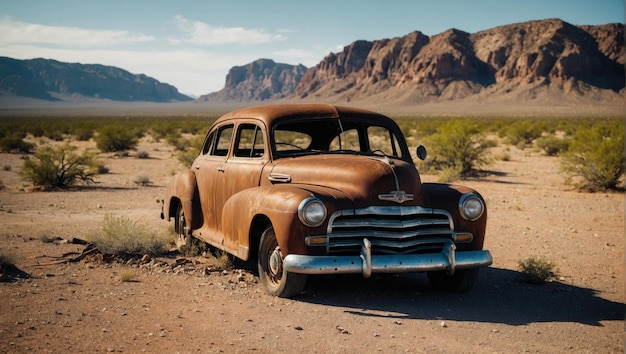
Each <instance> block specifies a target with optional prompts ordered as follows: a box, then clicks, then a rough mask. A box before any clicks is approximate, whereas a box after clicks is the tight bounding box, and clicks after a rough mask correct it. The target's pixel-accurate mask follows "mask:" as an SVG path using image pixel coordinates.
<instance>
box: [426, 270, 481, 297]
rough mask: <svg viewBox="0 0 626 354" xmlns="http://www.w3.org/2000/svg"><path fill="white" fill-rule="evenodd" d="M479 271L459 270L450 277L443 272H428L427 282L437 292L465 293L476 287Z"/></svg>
mask: <svg viewBox="0 0 626 354" xmlns="http://www.w3.org/2000/svg"><path fill="white" fill-rule="evenodd" d="M479 269H480V268H469V269H459V270H457V271H456V272H454V274H452V275H448V274H447V273H446V272H445V271H441V272H428V280H429V281H430V284H431V285H432V286H433V287H434V288H435V289H437V290H445V291H452V292H456V293H466V292H468V291H470V290H471V289H472V288H473V287H474V285H476V281H477V280H478V270H479Z"/></svg>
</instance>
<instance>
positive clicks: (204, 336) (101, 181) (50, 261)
mask: <svg viewBox="0 0 626 354" xmlns="http://www.w3.org/2000/svg"><path fill="white" fill-rule="evenodd" d="M207 128H208V127H207ZM77 144H93V142H80V143H77ZM83 147H85V146H83ZM500 148H502V147H500ZM137 150H142V151H146V152H148V154H149V158H142V159H138V158H136V157H135V156H134V155H133V152H131V153H130V155H129V156H128V157H123V158H117V157H114V156H113V154H100V158H101V159H102V161H103V163H104V164H105V165H106V166H107V167H108V168H109V169H110V172H109V173H107V174H102V175H100V176H98V177H97V179H96V181H97V183H96V184H90V185H84V186H83V185H80V186H77V187H75V188H71V189H69V190H63V191H33V190H32V189H31V188H28V187H27V186H25V183H24V182H23V181H22V180H21V179H20V178H19V176H18V173H17V172H18V171H19V170H20V168H21V166H22V164H23V159H22V158H21V155H19V154H7V153H2V154H0V166H8V167H5V168H3V169H2V170H0V180H1V181H2V184H3V188H2V190H0V219H1V220H2V228H1V229H0V249H2V250H3V251H5V252H8V253H11V254H12V255H13V256H14V259H15V262H14V264H15V266H16V268H17V269H16V270H13V271H11V274H5V275H4V276H5V278H4V280H5V281H3V282H0V298H1V300H0V352H2V353H25V352H36V353H45V352H54V353H60V352H65V353H79V352H90V353H102V352H125V353H141V352H149V353H194V352H195V353H375V352H381V353H527V352H531V353H620V352H623V351H624V337H625V329H624V317H625V312H624V311H625V306H624V303H625V301H626V296H625V288H624V194H623V193H621V192H599V193H582V192H578V191H576V190H575V189H574V188H572V187H571V186H568V185H566V184H565V183H564V176H562V175H561V174H560V173H559V162H558V157H549V156H546V155H545V154H544V153H543V152H541V151H539V150H536V149H532V148H527V149H523V150H521V149H518V148H516V147H508V148H507V153H508V155H509V156H510V158H509V159H507V160H506V161H505V160H495V161H494V163H493V164H492V165H490V166H488V170H489V171H490V173H488V174H487V175H486V176H484V177H481V178H477V179H469V180H464V181H459V182H457V183H460V184H465V185H468V186H471V187H473V188H475V189H477V190H478V191H479V192H480V193H481V194H482V195H483V196H484V197H485V199H486V201H487V207H488V213H489V219H488V225H487V236H486V242H485V248H486V249H488V250H490V251H491V253H492V255H493V257H494V263H493V265H492V266H490V267H488V268H485V269H482V271H481V274H480V277H479V282H478V284H477V286H476V287H475V288H474V289H473V290H472V291H471V292H469V293H465V294H453V293H446V292H441V291H436V290H434V289H433V288H432V287H431V286H430V285H429V283H428V281H427V279H426V276H425V275H424V274H405V275H379V276H373V277H372V278H370V279H364V278H362V277H360V276H316V277H309V281H308V283H307V286H306V288H305V291H304V293H302V294H301V295H299V296H297V297H295V298H293V299H280V298H275V297H271V296H268V295H266V294H265V292H264V291H263V289H262V286H261V284H259V282H258V278H257V276H256V274H255V271H254V266H253V265H247V264H241V263H238V262H235V264H234V268H233V269H229V270H225V271H221V270H215V269H212V268H211V267H210V266H208V265H207V264H206V261H205V259H204V257H200V256H199V257H181V255H180V254H177V252H176V251H174V250H171V251H170V252H166V253H164V254H163V255H161V256H159V257H154V258H151V259H143V260H142V259H127V260H120V259H113V260H106V259H103V258H102V257H96V256H93V257H85V258H83V259H81V260H79V261H76V262H68V261H67V260H68V259H70V258H71V256H69V255H76V254H80V253H81V252H82V251H83V250H84V249H85V247H86V246H85V245H82V244H77V243H73V242H72V240H74V239H84V238H85V235H87V234H89V233H90V232H91V231H92V230H94V229H96V228H97V227H98V226H99V224H100V223H101V221H102V219H103V217H104V216H105V215H106V214H107V213H110V214H114V215H124V216H127V217H130V218H132V219H133V220H138V221H140V222H142V223H143V224H144V225H145V227H146V228H147V229H149V230H151V231H152V232H154V233H155V234H160V233H163V232H167V230H168V228H171V223H167V222H165V221H163V220H161V219H160V217H159V215H160V204H159V203H157V201H158V200H159V199H161V198H162V197H163V193H164V189H165V186H166V184H167V182H168V180H169V179H170V178H171V175H172V172H173V171H177V170H181V169H183V168H185V167H184V166H181V164H180V163H179V162H178V160H177V159H176V158H175V156H174V150H173V148H172V147H171V146H169V145H167V144H166V143H165V142H164V141H155V140H154V139H152V138H151V137H149V136H147V137H144V138H142V139H141V141H140V142H139V145H138V147H137ZM139 175H143V176H147V177H148V178H149V181H150V183H147V184H146V185H138V184H136V183H134V181H135V180H136V177H137V176H139ZM422 179H423V180H424V181H436V180H437V176H436V175H422ZM529 257H542V258H545V259H547V260H549V261H551V262H553V263H554V264H555V266H556V270H557V271H556V274H555V276H554V277H552V278H550V279H549V280H548V282H546V283H544V284H533V283H528V282H525V281H524V280H523V278H522V276H521V273H520V270H519V262H520V261H521V260H524V259H527V258H529ZM129 272H130V273H132V274H133V276H132V279H131V280H130V281H122V279H123V275H124V274H129Z"/></svg>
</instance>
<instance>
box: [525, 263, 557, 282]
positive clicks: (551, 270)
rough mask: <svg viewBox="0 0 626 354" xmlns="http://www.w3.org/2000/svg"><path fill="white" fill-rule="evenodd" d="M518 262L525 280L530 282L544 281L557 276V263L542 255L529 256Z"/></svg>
mask: <svg viewBox="0 0 626 354" xmlns="http://www.w3.org/2000/svg"><path fill="white" fill-rule="evenodd" d="M518 264H519V269H520V272H521V273H522V278H523V280H524V281H526V282H529V283H543V282H545V281H546V280H548V279H549V278H551V277H554V276H555V272H556V270H555V264H554V263H553V262H550V261H548V260H546V259H544V258H542V257H529V258H527V259H524V260H521V261H519V263H518Z"/></svg>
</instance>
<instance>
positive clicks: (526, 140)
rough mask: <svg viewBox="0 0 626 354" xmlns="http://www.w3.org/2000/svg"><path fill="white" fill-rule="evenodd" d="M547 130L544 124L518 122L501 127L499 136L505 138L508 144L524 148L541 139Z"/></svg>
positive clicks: (525, 121) (539, 122) (530, 121)
mask: <svg viewBox="0 0 626 354" xmlns="http://www.w3.org/2000/svg"><path fill="white" fill-rule="evenodd" d="M547 130H548V129H547V126H546V123H544V122H541V121H532V120H519V121H515V122H513V123H510V124H507V125H506V126H503V127H502V130H501V131H500V135H501V136H504V137H506V139H507V140H508V142H509V144H511V145H515V146H517V147H519V148H524V147H525V146H527V145H530V144H532V142H533V141H534V140H535V139H537V138H539V137H541V135H542V134H543V133H544V132H546V131H547Z"/></svg>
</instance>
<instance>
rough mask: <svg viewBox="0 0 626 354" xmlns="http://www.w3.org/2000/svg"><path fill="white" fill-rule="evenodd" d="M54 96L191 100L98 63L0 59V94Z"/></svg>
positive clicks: (141, 77)
mask: <svg viewBox="0 0 626 354" xmlns="http://www.w3.org/2000/svg"><path fill="white" fill-rule="evenodd" d="M55 93H58V94H62V95H68V96H82V97H88V98H99V99H109V100H114V101H147V102H172V101H191V100H192V98H191V97H188V96H186V95H183V94H181V93H179V92H178V90H177V89H176V87H174V86H172V85H168V84H165V83H161V82H159V81H157V80H155V79H153V78H151V77H148V76H146V75H143V74H139V75H136V74H131V73H129V72H128V71H125V70H122V69H119V68H116V67H112V66H104V65H98V64H89V65H87V64H77V63H63V62H59V61H56V60H50V59H31V60H17V59H12V58H7V57H0V94H3V95H14V96H23V97H31V98H38V99H42V100H48V101H55V100H58V99H57V98H55V96H56V95H55Z"/></svg>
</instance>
